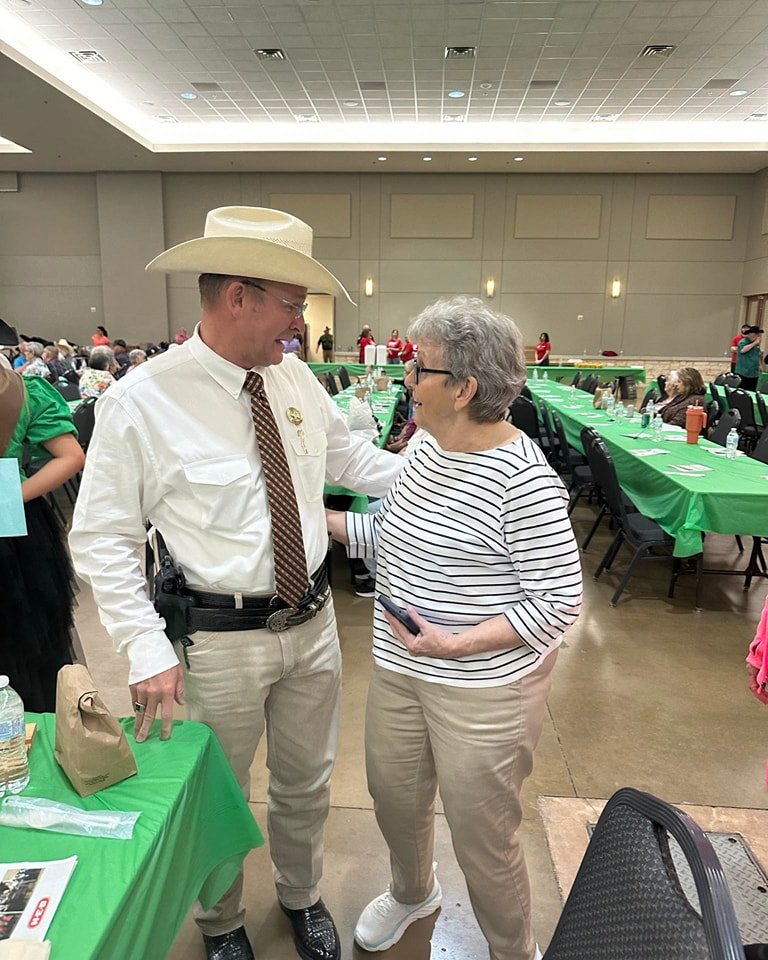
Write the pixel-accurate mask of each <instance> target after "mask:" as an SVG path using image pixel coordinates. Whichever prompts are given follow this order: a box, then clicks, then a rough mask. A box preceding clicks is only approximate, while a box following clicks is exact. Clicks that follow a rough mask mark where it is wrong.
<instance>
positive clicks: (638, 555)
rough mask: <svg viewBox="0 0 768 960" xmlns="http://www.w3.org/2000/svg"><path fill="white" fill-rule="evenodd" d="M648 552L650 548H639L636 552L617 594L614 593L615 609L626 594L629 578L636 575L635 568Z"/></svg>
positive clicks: (612, 603)
mask: <svg viewBox="0 0 768 960" xmlns="http://www.w3.org/2000/svg"><path fill="white" fill-rule="evenodd" d="M647 552H648V548H647V547H638V548H637V549H636V550H635V555H634V556H633V557H632V559H631V560H630V561H629V566H628V567H627V569H626V571H625V573H624V576H623V577H622V578H621V581H620V582H619V585H618V587H617V588H616V593H614V595H613V596H612V597H611V606H612V607H615V606H616V604H617V603H618V602H619V597H620V596H621V595H622V593H624V588H625V587H626V585H627V584H628V583H629V578H630V577H631V576H632V574H633V573H634V570H635V567H636V566H637V564H638V562H639V561H640V560H642V559H643V556H644V555H645V554H646V553H647Z"/></svg>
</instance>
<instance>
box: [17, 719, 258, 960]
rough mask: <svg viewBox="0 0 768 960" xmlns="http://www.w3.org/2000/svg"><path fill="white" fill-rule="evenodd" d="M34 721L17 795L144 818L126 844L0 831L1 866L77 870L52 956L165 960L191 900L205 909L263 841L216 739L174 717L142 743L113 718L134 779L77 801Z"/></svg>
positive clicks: (48, 737) (53, 931)
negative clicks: (71, 860)
mask: <svg viewBox="0 0 768 960" xmlns="http://www.w3.org/2000/svg"><path fill="white" fill-rule="evenodd" d="M27 720H28V721H35V722H36V723H37V725H38V727H37V735H36V737H35V740H34V743H33V744H32V749H31V751H30V783H29V786H28V787H27V788H26V789H25V790H24V793H23V796H25V797H45V798H47V799H49V800H54V801H56V802H59V803H66V804H69V805H70V806H74V807H78V808H79V809H82V810H93V811H104V810H126V811H137V810H139V811H141V816H140V817H139V819H138V821H137V823H136V826H135V828H134V833H133V837H132V839H131V840H116V839H104V838H100V837H81V836H74V835H70V834H63V833H51V832H47V831H41V830H31V829H27V828H17V827H5V826H0V851H1V853H0V860H2V861H3V862H12V863H15V862H18V861H29V860H32V861H34V860H59V859H64V858H66V857H71V856H73V855H76V856H77V858H78V862H77V866H76V867H75V870H74V873H73V874H72V877H71V879H70V881H69V884H68V886H67V888H66V890H65V892H64V897H63V900H62V902H61V904H60V906H59V909H58V910H57V912H56V915H55V916H54V918H53V921H52V923H51V926H50V928H49V930H48V933H47V939H48V940H50V941H51V945H52V949H51V960H163V958H164V957H165V956H166V955H167V953H168V950H169V949H170V947H171V944H172V943H173V941H174V939H175V937H176V934H177V933H178V931H179V928H180V927H181V924H182V922H183V920H184V918H185V917H186V915H187V912H188V911H189V908H190V907H191V905H192V904H193V903H194V901H195V899H196V898H199V900H200V902H201V903H202V904H203V906H204V907H206V908H209V907H211V906H212V905H213V904H214V903H216V902H217V900H218V899H220V897H221V896H222V895H223V894H224V893H225V892H226V891H227V889H228V888H229V887H230V886H231V884H232V882H233V880H234V879H235V877H236V875H237V873H238V871H239V870H240V868H241V866H242V861H243V858H244V856H245V855H246V853H248V851H249V850H251V849H253V848H254V847H258V846H260V845H261V844H262V843H263V842H264V841H263V838H262V835H261V831H260V830H259V827H258V825H257V824H256V821H255V820H254V819H253V815H252V814H251V811H250V808H249V807H248V804H247V803H246V801H245V799H244V797H243V795H242V792H241V791H240V788H239V786H238V784H237V781H236V780H235V777H234V774H233V773H232V770H231V768H230V766H229V764H228V763H227V760H226V758H225V756H224V753H223V751H222V749H221V746H220V745H219V742H218V740H217V739H216V736H215V734H214V733H213V731H212V730H211V729H210V728H209V727H206V726H204V725H203V724H201V723H193V722H189V721H176V722H175V723H174V724H173V735H172V737H171V739H170V740H167V741H161V740H160V723H159V721H157V722H156V723H155V724H154V726H153V729H152V732H151V734H150V737H149V738H148V739H147V740H146V741H145V742H144V743H136V742H135V741H134V739H133V720H132V719H124V720H121V723H122V724H123V727H124V729H125V732H126V736H127V738H128V742H129V744H130V746H131V749H132V750H133V753H134V756H135V758H136V764H137V767H138V774H137V775H136V776H134V777H131V778H130V779H128V780H124V781H123V782H122V783H118V784H115V785H114V786H112V787H109V788H108V789H106V790H102V791H101V792H99V793H95V794H92V795H91V796H90V797H85V798H81V797H79V796H78V794H77V793H76V792H75V791H74V789H73V788H72V786H71V785H70V783H69V780H68V779H67V777H66V776H65V774H64V773H63V771H62V770H61V768H60V767H59V766H58V764H57V763H56V760H55V759H54V756H53V746H54V735H55V734H54V731H55V717H54V716H53V715H52V714H28V715H27Z"/></svg>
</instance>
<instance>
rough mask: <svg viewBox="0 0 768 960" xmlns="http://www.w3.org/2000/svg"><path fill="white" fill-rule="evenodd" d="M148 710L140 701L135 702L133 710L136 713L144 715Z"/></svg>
mask: <svg viewBox="0 0 768 960" xmlns="http://www.w3.org/2000/svg"><path fill="white" fill-rule="evenodd" d="M146 708H147V705H146V703H139V701H138V700H135V701H134V703H133V709H134V710H135V711H136V713H144V711H145V710H146Z"/></svg>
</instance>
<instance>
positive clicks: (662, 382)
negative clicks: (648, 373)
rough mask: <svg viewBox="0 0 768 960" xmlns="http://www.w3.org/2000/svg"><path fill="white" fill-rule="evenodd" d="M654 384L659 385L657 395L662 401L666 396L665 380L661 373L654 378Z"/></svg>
mask: <svg viewBox="0 0 768 960" xmlns="http://www.w3.org/2000/svg"><path fill="white" fill-rule="evenodd" d="M656 383H657V384H658V385H659V393H660V394H661V399H662V400H663V399H664V398H665V397H666V395H667V378H666V377H665V376H664V374H663V373H660V374H659V375H658V377H656Z"/></svg>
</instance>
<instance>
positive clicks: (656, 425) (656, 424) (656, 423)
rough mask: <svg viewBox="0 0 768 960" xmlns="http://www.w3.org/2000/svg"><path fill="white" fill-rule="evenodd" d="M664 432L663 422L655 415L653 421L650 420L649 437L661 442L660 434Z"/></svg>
mask: <svg viewBox="0 0 768 960" xmlns="http://www.w3.org/2000/svg"><path fill="white" fill-rule="evenodd" d="M663 430H664V421H663V420H662V419H661V417H660V416H659V415H658V414H657V415H656V416H655V417H654V418H653V420H651V436H652V437H653V439H654V440H661V434H662V432H663Z"/></svg>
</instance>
